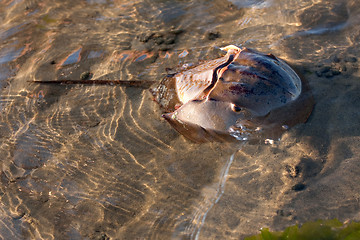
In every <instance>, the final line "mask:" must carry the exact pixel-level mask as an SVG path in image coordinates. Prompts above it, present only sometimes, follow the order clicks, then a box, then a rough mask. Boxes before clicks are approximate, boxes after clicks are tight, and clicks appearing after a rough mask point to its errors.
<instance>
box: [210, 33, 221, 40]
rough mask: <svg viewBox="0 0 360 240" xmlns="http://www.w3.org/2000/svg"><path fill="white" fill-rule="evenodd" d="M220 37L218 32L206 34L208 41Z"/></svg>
mask: <svg viewBox="0 0 360 240" xmlns="http://www.w3.org/2000/svg"><path fill="white" fill-rule="evenodd" d="M220 36H221V34H220V33H219V32H208V33H207V39H208V40H215V39H217V38H219V37H220Z"/></svg>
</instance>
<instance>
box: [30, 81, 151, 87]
mask: <svg viewBox="0 0 360 240" xmlns="http://www.w3.org/2000/svg"><path fill="white" fill-rule="evenodd" d="M29 82H31V83H39V84H60V85H72V84H86V85H90V84H93V85H121V86H126V87H138V88H146V89H147V88H150V87H151V85H153V84H154V83H156V81H147V80H131V81H126V80H101V79H96V80H34V81H29Z"/></svg>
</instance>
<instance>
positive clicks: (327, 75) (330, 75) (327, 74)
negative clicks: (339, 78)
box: [324, 71, 334, 78]
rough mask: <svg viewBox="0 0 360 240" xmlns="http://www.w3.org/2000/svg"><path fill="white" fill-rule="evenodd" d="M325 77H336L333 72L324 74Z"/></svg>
mask: <svg viewBox="0 0 360 240" xmlns="http://www.w3.org/2000/svg"><path fill="white" fill-rule="evenodd" d="M324 76H325V77H326V78H332V77H333V76H334V74H333V72H332V71H328V72H325V73H324Z"/></svg>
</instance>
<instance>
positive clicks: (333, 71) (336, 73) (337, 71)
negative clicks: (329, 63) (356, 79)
mask: <svg viewBox="0 0 360 240" xmlns="http://www.w3.org/2000/svg"><path fill="white" fill-rule="evenodd" d="M331 73H332V75H333V76H336V75H339V74H341V72H340V71H339V70H336V69H332V70H331Z"/></svg>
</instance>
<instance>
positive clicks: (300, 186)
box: [291, 183, 306, 192]
mask: <svg viewBox="0 0 360 240" xmlns="http://www.w3.org/2000/svg"><path fill="white" fill-rule="evenodd" d="M305 188H306V185H305V184H304V183H298V184H295V185H294V186H293V187H292V188H291V189H292V190H294V191H295V192H299V191H302V190H304V189H305Z"/></svg>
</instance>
